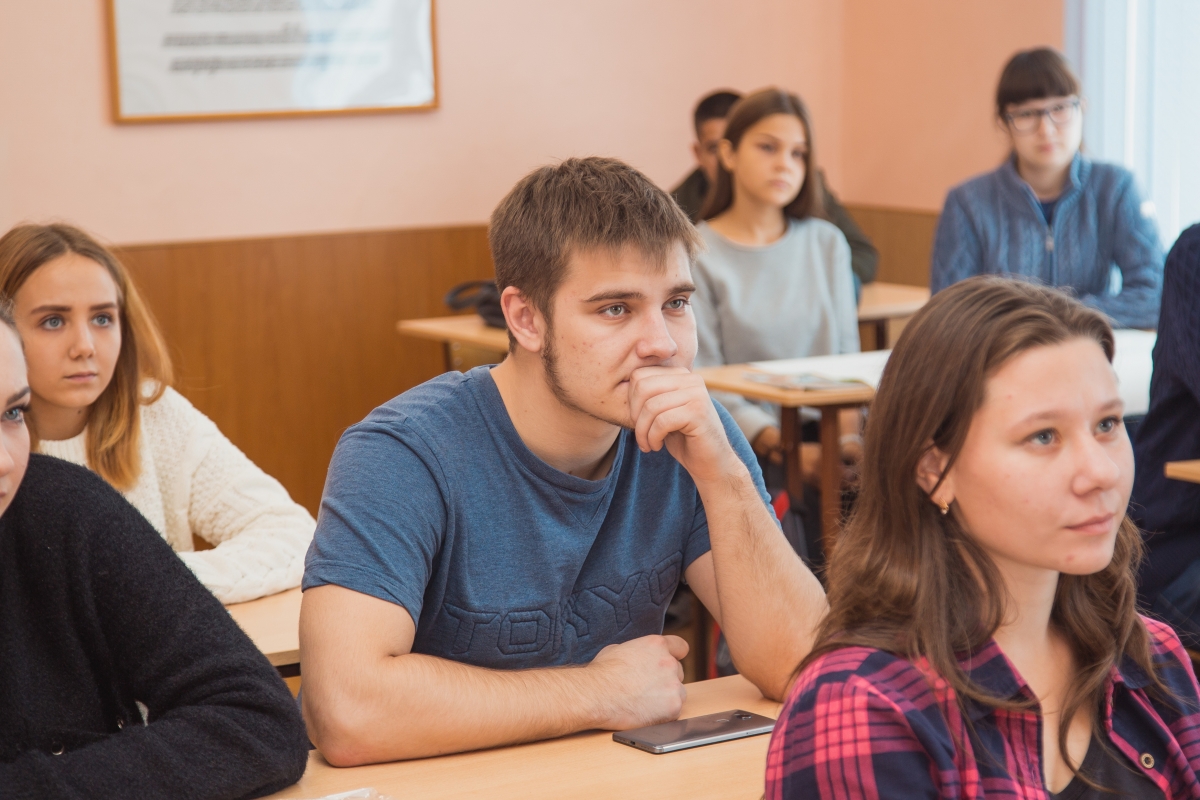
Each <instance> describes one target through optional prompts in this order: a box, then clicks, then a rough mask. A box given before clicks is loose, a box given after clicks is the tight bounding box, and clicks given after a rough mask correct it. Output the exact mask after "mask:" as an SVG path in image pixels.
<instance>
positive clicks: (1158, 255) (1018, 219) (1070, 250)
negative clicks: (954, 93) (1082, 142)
mask: <svg viewBox="0 0 1200 800" xmlns="http://www.w3.org/2000/svg"><path fill="white" fill-rule="evenodd" d="M1162 271H1163V252H1162V244H1161V243H1160V241H1159V238H1158V226H1157V225H1156V224H1155V222H1154V216H1153V211H1152V207H1151V206H1150V205H1149V204H1148V203H1143V201H1142V197H1141V194H1140V193H1139V192H1138V189H1137V186H1136V185H1135V184H1134V180H1133V175H1132V173H1130V172H1129V171H1128V170H1126V169H1124V168H1122V167H1119V166H1117V165H1115V164H1105V163H1101V162H1096V161H1091V160H1089V159H1087V158H1084V157H1083V156H1082V155H1080V154H1078V153H1077V154H1076V155H1075V159H1074V160H1073V161H1072V162H1071V169H1070V173H1069V176H1068V180H1067V185H1066V187H1065V188H1064V190H1063V193H1062V195H1060V196H1059V198H1058V202H1057V204H1056V205H1055V208H1054V216H1053V218H1052V220H1051V222H1050V223H1049V224H1047V223H1046V220H1045V217H1043V216H1042V209H1041V206H1040V204H1039V203H1038V200H1037V197H1036V196H1035V195H1034V193H1033V190H1032V189H1031V188H1030V187H1029V184H1027V183H1025V181H1024V180H1022V178H1021V176H1020V175H1019V174H1018V173H1017V170H1016V167H1015V166H1014V163H1013V158H1012V157H1009V158H1008V159H1006V160H1005V162H1004V163H1003V164H1002V165H1001V166H1000V168H999V169H997V170H995V171H993V172H989V173H986V174H984V175H980V176H978V177H975V178H972V179H971V180H969V181H967V182H966V183H963V184H961V185H959V186H956V187H955V188H954V189H951V190H950V194H949V195H947V197H946V205H945V208H944V209H943V210H942V216H941V218H940V219H939V220H938V227H937V236H936V237H935V239H934V244H933V272H932V276H931V286H930V288H931V289H932V290H933V291H934V292H935V293H936V292H938V291H940V290H942V289H945V288H946V287H947V286H950V285H951V284H953V283H956V282H958V281H961V280H963V279H964V278H969V277H971V276H972V275H981V274H1009V275H1024V276H1027V277H1031V278H1034V279H1036V280H1038V281H1041V282H1042V283H1045V284H1049V285H1051V286H1062V287H1070V288H1072V289H1074V290H1075V294H1076V296H1077V297H1078V298H1079V299H1080V300H1082V301H1083V302H1084V303H1086V304H1088V305H1089V306H1092V307H1093V308H1096V309H1099V310H1100V311H1103V312H1104V313H1105V314H1107V315H1108V316H1109V317H1111V318H1112V320H1113V322H1114V323H1115V324H1116V325H1117V326H1118V327H1122V328H1154V327H1156V326H1157V325H1158V307H1159V301H1160V298H1161V294H1162ZM1116 272H1119V278H1117V276H1116V275H1115V274H1114V273H1116Z"/></svg>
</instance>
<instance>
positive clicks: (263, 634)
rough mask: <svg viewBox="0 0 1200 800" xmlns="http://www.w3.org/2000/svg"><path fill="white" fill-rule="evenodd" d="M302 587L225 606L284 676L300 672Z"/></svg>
mask: <svg viewBox="0 0 1200 800" xmlns="http://www.w3.org/2000/svg"><path fill="white" fill-rule="evenodd" d="M300 597H301V593H300V588H299V587H297V588H295V589H288V590H287V591H286V592H280V593H279V594H273V595H270V596H269V597H260V598H259V599H257V600H250V601H249V602H246V603H234V604H233V605H231V606H226V607H225V608H226V609H227V610H228V611H229V615H230V616H231V617H233V619H234V621H235V622H237V624H238V625H240V626H241V628H242V630H244V631H245V632H246V634H247V635H248V636H249V637H250V640H251V641H253V642H254V644H255V645H256V646H257V647H258V649H259V650H261V651H262V652H263V654H264V655H265V656H266V657H267V660H268V661H270V662H271V664H272V665H273V666H274V667H275V668H276V669H278V670H279V672H280V673H281V674H282V675H283V676H284V677H292V676H295V675H299V674H300Z"/></svg>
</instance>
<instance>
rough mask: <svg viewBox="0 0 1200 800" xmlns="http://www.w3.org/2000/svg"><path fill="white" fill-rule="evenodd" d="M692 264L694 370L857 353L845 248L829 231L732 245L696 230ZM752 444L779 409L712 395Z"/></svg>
mask: <svg viewBox="0 0 1200 800" xmlns="http://www.w3.org/2000/svg"><path fill="white" fill-rule="evenodd" d="M697 230H699V231H700V236H701V237H703V239H704V242H705V244H706V245H707V249H706V250H705V251H704V252H702V253H701V254H700V255H699V256H697V258H696V269H695V280H696V293H695V295H693V297H692V308H693V311H694V313H695V315H696V336H697V339H698V344H699V349H698V350H697V352H696V366H697V367H711V366H718V365H721V364H739V363H742V362H746V361H768V360H773V359H780V358H805V357H807V356H824V355H833V354H837V353H857V352H858V349H859V344H858V309H857V306H856V304H855V301H854V279H853V278H852V276H851V271H850V246H849V245H848V244H846V237H845V236H843V235H842V232H841V231H839V230H838V229H837V227H835V226H834V225H833V224H832V223H829V222H826V221H825V220H822V219H816V218H811V217H810V218H809V219H805V220H790V221H789V224H788V229H787V232H786V233H785V234H784V235H783V237H782V238H780V239H779V240H778V241H776V242H772V243H771V244H769V245H766V246H763V247H752V246H748V245H741V244H736V243H734V242H731V241H730V240H728V239H726V238H725V237H724V236H722V235H720V234H719V233H717V232H716V231H714V230H713V229H712V228H710V227H709V226H708V223H706V222H701V223H700V224H699V225H698V226H697ZM714 397H716V398H717V399H718V400H719V401H720V402H721V404H722V405H724V406H725V407H726V408H727V409H729V412H730V413H731V414H732V415H733V418H734V420H735V421H736V422H737V424H738V427H739V428H741V430H742V433H743V434H745V435H746V438H747V439H748V440H749V441H751V442H753V441H754V438H755V437H756V436H758V434H759V433H761V432H762V429H763V428H766V427H768V426H771V425H778V424H779V412H778V409H776V408H773V407H772V406H771V405H769V404H766V403H755V402H752V401H749V400H746V399H745V398H743V397H740V396H738V395H730V394H726V393H724V392H714Z"/></svg>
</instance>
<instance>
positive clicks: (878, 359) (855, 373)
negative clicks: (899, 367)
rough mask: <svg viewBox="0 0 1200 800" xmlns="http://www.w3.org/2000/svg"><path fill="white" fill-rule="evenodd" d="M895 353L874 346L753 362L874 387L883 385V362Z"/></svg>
mask: <svg viewBox="0 0 1200 800" xmlns="http://www.w3.org/2000/svg"><path fill="white" fill-rule="evenodd" d="M891 353H892V351H891V350H870V351H868V352H866V353H846V354H844V355H838V356H813V357H812V358H787V359H781V360H779V361H756V362H754V363H753V364H751V365H750V366H752V367H754V368H755V369H761V370H762V371H763V372H771V373H774V374H776V375H803V374H805V373H811V374H813V375H820V376H821V377H823V378H830V379H832V380H835V381H862V382H863V383H865V384H867V385H868V386H870V387H871V388H872V389H874V388H877V387H878V386H879V376H880V375H882V374H883V365H884V364H886V363H887V359H888V356H889V355H891Z"/></svg>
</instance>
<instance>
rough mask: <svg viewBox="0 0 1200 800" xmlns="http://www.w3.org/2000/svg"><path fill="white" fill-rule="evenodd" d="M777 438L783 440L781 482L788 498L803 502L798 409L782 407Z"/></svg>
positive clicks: (795, 501)
mask: <svg viewBox="0 0 1200 800" xmlns="http://www.w3.org/2000/svg"><path fill="white" fill-rule="evenodd" d="M779 438H780V439H782V440H783V484H784V488H785V489H787V493H788V500H790V501H791V502H792V503H794V504H798V503H802V502H804V476H802V475H801V474H800V409H798V408H785V409H783V415H782V419H781V420H780V427H779Z"/></svg>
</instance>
